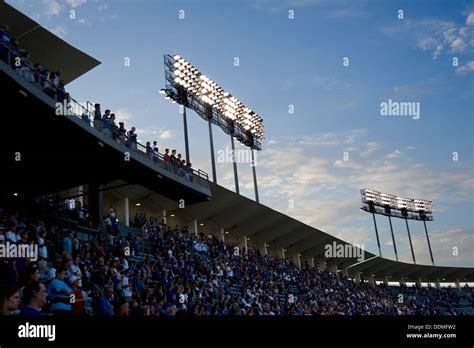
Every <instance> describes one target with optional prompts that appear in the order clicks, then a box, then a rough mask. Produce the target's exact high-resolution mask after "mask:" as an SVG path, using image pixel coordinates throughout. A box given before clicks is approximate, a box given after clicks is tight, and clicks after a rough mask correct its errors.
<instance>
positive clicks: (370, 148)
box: [360, 141, 381, 158]
mask: <svg viewBox="0 0 474 348" xmlns="http://www.w3.org/2000/svg"><path fill="white" fill-rule="evenodd" d="M380 148H381V144H379V143H377V142H375V141H373V142H370V143H367V144H366V145H365V149H364V150H362V151H361V153H360V157H363V158H368V157H370V156H372V155H373V154H374V153H376V152H377V151H378V150H379V149H380Z"/></svg>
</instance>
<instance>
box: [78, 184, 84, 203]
mask: <svg viewBox="0 0 474 348" xmlns="http://www.w3.org/2000/svg"><path fill="white" fill-rule="evenodd" d="M77 191H78V194H80V196H79V197H77V200H78V201H79V202H81V205H82V206H84V196H83V194H84V186H82V185H81V186H79V187H78V188H77Z"/></svg>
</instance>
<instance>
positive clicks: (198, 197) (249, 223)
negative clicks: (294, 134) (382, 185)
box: [0, 1, 474, 316]
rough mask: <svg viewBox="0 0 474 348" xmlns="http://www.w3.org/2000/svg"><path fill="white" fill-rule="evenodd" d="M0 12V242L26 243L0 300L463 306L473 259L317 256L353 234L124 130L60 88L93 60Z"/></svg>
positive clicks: (153, 310)
mask: <svg viewBox="0 0 474 348" xmlns="http://www.w3.org/2000/svg"><path fill="white" fill-rule="evenodd" d="M0 25H2V26H1V27H0V79H1V84H2V91H3V92H2V93H3V96H4V100H6V101H7V102H8V104H10V105H19V106H20V107H16V108H12V109H11V111H9V112H8V113H4V115H3V118H2V123H3V124H2V126H3V129H4V132H5V133H15V134H16V131H17V130H21V132H18V134H19V135H18V136H11V137H6V136H3V137H1V138H0V144H1V145H0V146H1V148H2V150H1V153H0V156H1V163H2V184H1V185H0V244H4V245H6V244H7V243H10V244H11V245H17V246H19V245H22V244H23V245H37V246H38V258H37V259H34V258H32V257H30V258H16V257H13V258H0V282H1V284H2V285H1V290H2V292H1V293H0V311H1V314H3V315H10V314H19V315H30V316H33V315H40V314H48V315H49V314H51V315H67V314H73V315H104V316H114V315H138V316H150V315H162V316H174V315H193V316H197V315H218V316H219V315H238V316H254V315H263V316H266V315H272V316H284V315H473V314H474V303H473V301H474V292H473V290H472V288H471V287H469V286H468V285H467V283H471V282H473V281H474V269H473V268H468V267H465V268H463V267H447V266H431V265H421V264H416V265H415V264H410V263H404V262H397V261H394V260H390V259H387V258H383V257H379V256H377V255H375V254H373V253H371V252H369V251H367V250H358V252H357V253H355V254H354V255H352V256H350V257H348V256H347V255H345V257H337V256H336V255H334V256H333V257H328V256H326V253H325V249H326V248H325V246H326V245H333V244H334V243H335V244H337V245H341V246H343V247H344V248H345V247H347V248H348V249H351V250H352V249H354V248H355V249H357V246H354V245H351V244H350V243H347V242H345V241H343V240H341V239H338V238H336V237H334V236H332V235H330V234H328V233H325V232H324V231H321V230H318V229H317V228H314V227H311V226H308V225H306V224H304V223H302V222H300V221H297V220H295V219H293V218H291V217H289V216H286V215H284V214H282V213H279V212H277V211H275V210H273V209H271V208H270V207H267V206H265V205H263V204H260V203H257V202H255V201H253V200H251V199H248V198H246V197H244V196H241V195H239V194H237V193H235V192H232V191H230V190H228V189H226V188H224V187H222V186H219V185H218V184H216V183H214V182H212V181H210V180H209V178H208V174H207V173H206V172H204V171H202V170H200V169H198V168H193V167H192V165H191V164H190V163H186V161H182V160H177V159H176V158H174V157H173V156H169V155H168V154H164V153H161V152H157V151H155V149H154V148H153V147H152V146H151V145H150V144H145V145H144V144H140V143H138V142H137V137H136V133H134V129H133V128H132V127H129V125H123V124H122V125H121V127H118V126H117V125H115V123H114V119H113V117H111V115H112V114H110V115H109V114H107V117H102V113H104V112H105V110H106V107H104V106H101V105H98V104H94V105H92V104H90V103H87V105H82V104H80V103H78V102H76V101H75V100H74V98H73V96H71V95H69V93H67V84H68V83H69V82H71V81H73V80H75V79H77V78H80V77H81V76H82V75H83V74H85V73H87V72H88V71H90V70H91V69H93V68H94V67H96V66H97V65H98V64H100V62H99V61H97V60H96V59H94V58H92V57H90V56H89V55H87V54H86V53H84V52H81V51H80V50H79V49H77V48H75V47H72V46H71V45H69V44H68V43H66V42H65V41H63V40H62V39H60V38H58V37H57V36H55V35H53V34H51V33H50V32H49V31H48V30H46V29H45V28H43V27H41V26H40V25H39V24H38V23H36V22H35V21H33V20H32V19H30V18H28V17H27V16H25V15H23V14H22V13H20V12H19V11H17V10H15V9H14V8H13V7H11V6H10V5H8V4H6V3H5V2H3V1H0ZM14 38H20V39H19V41H20V43H19V44H18V43H17V41H16V40H15V39H14ZM44 47H48V49H47V50H45V49H44ZM33 62H35V63H36V62H38V64H35V65H33ZM39 63H40V64H39ZM91 98H94V99H96V98H97V99H100V96H91ZM127 127H129V129H127ZM20 134H21V135H20ZM64 144H67V146H63V145H64ZM78 163H81V165H77V164H78ZM39 177H41V181H40V179H39ZM357 255H362V261H361V260H360V258H359V257H358V256H357ZM396 282H398V283H399V284H398V285H396V286H395V285H394V284H395V283H396ZM447 283H453V284H454V286H445V284H447ZM422 285H423V286H422ZM44 291H47V293H44ZM71 295H73V296H74V299H75V300H74V301H73V302H71V301H70V298H71ZM20 301H21V303H20Z"/></svg>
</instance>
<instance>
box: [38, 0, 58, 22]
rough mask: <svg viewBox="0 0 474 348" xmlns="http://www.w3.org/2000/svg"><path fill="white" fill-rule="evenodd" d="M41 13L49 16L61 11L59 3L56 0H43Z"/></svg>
mask: <svg viewBox="0 0 474 348" xmlns="http://www.w3.org/2000/svg"><path fill="white" fill-rule="evenodd" d="M42 4H43V6H42V7H43V13H44V14H45V15H46V16H47V17H48V18H49V17H51V16H56V15H58V14H59V13H60V12H61V5H60V4H59V2H57V1H56V0H43V2H42Z"/></svg>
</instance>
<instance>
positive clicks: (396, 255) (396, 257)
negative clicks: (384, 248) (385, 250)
mask: <svg viewBox="0 0 474 348" xmlns="http://www.w3.org/2000/svg"><path fill="white" fill-rule="evenodd" d="M388 222H390V231H391V232H392V242H393V250H394V251H395V259H396V260H397V262H398V253H397V245H396V244H395V236H394V235H393V227H392V219H391V218H390V215H389V216H388Z"/></svg>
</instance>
